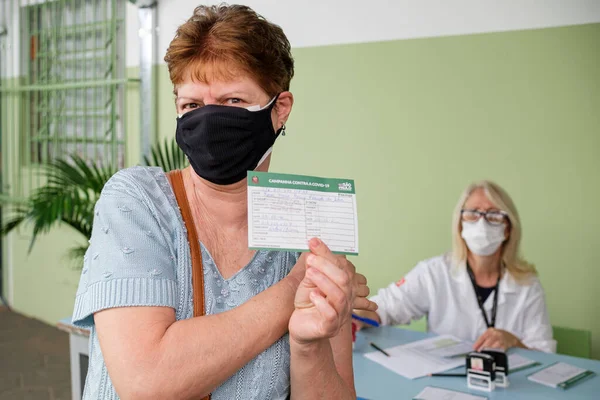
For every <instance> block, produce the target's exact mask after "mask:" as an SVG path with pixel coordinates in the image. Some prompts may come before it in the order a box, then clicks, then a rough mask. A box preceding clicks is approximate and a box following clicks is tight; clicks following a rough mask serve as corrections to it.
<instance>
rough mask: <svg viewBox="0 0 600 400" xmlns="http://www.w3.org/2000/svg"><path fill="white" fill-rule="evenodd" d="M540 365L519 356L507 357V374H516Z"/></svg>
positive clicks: (511, 355)
mask: <svg viewBox="0 0 600 400" xmlns="http://www.w3.org/2000/svg"><path fill="white" fill-rule="evenodd" d="M535 365H540V363H539V362H537V361H534V360H530V359H529V358H525V357H523V356H521V355H519V354H509V355H508V372H509V373H512V372H517V371H520V370H522V369H525V368H527V367H529V366H535Z"/></svg>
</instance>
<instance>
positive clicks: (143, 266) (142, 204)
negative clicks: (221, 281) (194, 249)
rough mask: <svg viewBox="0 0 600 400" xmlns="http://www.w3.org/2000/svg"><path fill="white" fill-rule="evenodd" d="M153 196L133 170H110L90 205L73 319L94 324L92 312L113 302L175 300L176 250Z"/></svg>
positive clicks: (137, 303)
mask: <svg viewBox="0 0 600 400" xmlns="http://www.w3.org/2000/svg"><path fill="white" fill-rule="evenodd" d="M173 247H174V246H173V244H172V240H170V237H169V232H168V231H167V230H166V229H165V228H164V227H163V226H161V223H160V218H158V216H157V210H156V207H154V206H153V204H152V196H151V195H150V196H149V195H148V193H147V191H146V190H145V189H144V188H143V187H142V186H141V184H140V182H139V180H136V179H135V170H134V171H133V172H132V170H123V171H120V172H119V173H117V174H115V175H114V176H113V177H112V178H111V179H110V180H109V181H108V182H107V184H106V185H105V187H104V189H103V191H102V194H101V196H100V199H99V200H98V203H97V204H96V208H95V211H94V222H93V228H92V237H91V240H90V246H89V248H88V251H87V253H86V255H85V258H84V265H83V269H82V271H81V278H80V282H79V287H78V290H77V295H76V299H75V308H74V312H73V323H74V324H75V325H77V326H80V327H83V328H89V327H91V326H92V325H93V323H94V321H93V314H94V313H96V312H98V311H101V310H105V309H108V308H114V307H135V306H163V307H172V308H176V306H177V301H178V300H177V277H176V261H175V258H176V256H175V250H174V248H173Z"/></svg>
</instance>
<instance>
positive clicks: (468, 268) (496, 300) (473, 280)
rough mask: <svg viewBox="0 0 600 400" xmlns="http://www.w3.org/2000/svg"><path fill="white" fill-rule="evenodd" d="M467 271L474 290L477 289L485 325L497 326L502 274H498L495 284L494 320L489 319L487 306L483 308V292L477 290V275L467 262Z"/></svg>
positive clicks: (476, 294) (478, 302)
mask: <svg viewBox="0 0 600 400" xmlns="http://www.w3.org/2000/svg"><path fill="white" fill-rule="evenodd" d="M467 272H469V278H471V283H472V284H473V290H474V291H475V297H476V298H477V304H478V305H479V309H480V310H481V314H482V315H483V319H484V321H485V325H486V326H487V327H488V328H494V327H495V326H496V312H497V311H498V286H499V284H500V276H498V280H497V281H496V286H494V303H493V305H492V320H491V322H490V320H488V317H487V314H486V312H485V308H483V303H484V301H483V299H482V298H481V294H479V291H477V282H476V281H475V275H474V274H473V270H472V269H471V267H470V266H469V263H468V262H467Z"/></svg>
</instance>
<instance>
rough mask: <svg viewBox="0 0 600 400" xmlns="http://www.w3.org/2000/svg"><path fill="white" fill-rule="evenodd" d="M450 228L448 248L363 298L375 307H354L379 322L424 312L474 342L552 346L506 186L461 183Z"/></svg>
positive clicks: (434, 325) (439, 326)
mask: <svg viewBox="0 0 600 400" xmlns="http://www.w3.org/2000/svg"><path fill="white" fill-rule="evenodd" d="M452 236H453V251H452V254H446V255H442V256H438V257H434V258H431V259H429V260H425V261H422V262H420V263H419V264H418V265H417V266H416V267H415V268H414V269H413V270H412V271H410V272H409V273H408V274H407V275H406V277H404V278H401V279H400V280H398V281H397V282H395V283H392V284H390V285H389V286H388V287H387V288H384V289H380V290H379V292H378V294H377V295H376V296H373V297H372V298H371V300H373V301H374V302H375V303H377V305H378V306H379V308H378V309H377V312H364V311H363V312H359V314H363V315H364V316H368V317H371V318H373V319H375V320H377V321H378V322H380V323H382V324H384V325H388V324H408V323H410V321H411V320H416V319H419V318H422V317H423V316H426V317H427V324H428V330H430V331H432V332H434V333H437V334H451V335H454V336H456V337H458V338H460V339H463V340H466V341H471V342H474V348H475V349H476V350H480V349H482V348H490V347H491V348H502V349H505V350H506V349H508V348H510V347H522V348H531V349H537V350H542V351H547V352H554V351H556V342H555V341H554V340H553V339H552V327H551V325H550V321H549V320H548V312H547V310H546V303H545V300H544V291H543V289H542V285H541V284H540V281H539V280H538V278H537V277H536V275H537V273H536V270H535V268H534V267H533V265H531V264H528V263H527V262H526V261H525V260H523V259H522V258H519V245H520V242H521V221H520V220H519V215H518V214H517V209H516V208H515V205H514V203H513V201H512V200H511V198H510V197H509V196H508V194H507V193H506V192H505V191H504V190H503V189H502V188H501V187H499V186H498V185H496V184H494V183H492V182H489V181H483V182H479V183H475V184H472V185H470V186H469V187H467V189H466V190H465V191H464V193H463V194H462V196H461V198H460V200H459V201H458V204H457V206H456V209H455V211H454V220H453V224H452ZM361 326H362V325H361Z"/></svg>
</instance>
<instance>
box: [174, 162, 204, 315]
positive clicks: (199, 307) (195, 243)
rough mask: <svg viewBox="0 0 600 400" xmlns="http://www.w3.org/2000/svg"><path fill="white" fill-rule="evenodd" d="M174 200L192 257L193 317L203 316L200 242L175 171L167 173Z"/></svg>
mask: <svg viewBox="0 0 600 400" xmlns="http://www.w3.org/2000/svg"><path fill="white" fill-rule="evenodd" d="M167 177H168V178H169V181H170V182H171V187H172V188H173V192H174V193H175V198H176V199H177V203H178V204H179V209H180V210H181V216H182V217H183V222H184V223H185V227H186V229H187V235H188V242H189V243H190V255H191V256H192V287H193V288H194V317H199V316H202V315H204V273H203V266H202V254H201V253H200V241H199V240H198V233H197V232H196V225H195V224H194V217H193V215H192V210H191V209H190V204H189V203H188V199H187V195H186V194H185V186H184V184H183V175H182V174H181V171H180V170H178V169H176V170H174V171H171V172H169V173H167Z"/></svg>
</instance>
